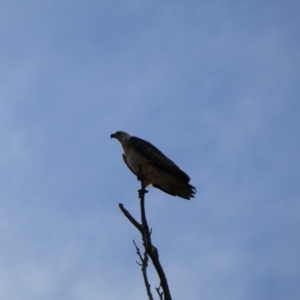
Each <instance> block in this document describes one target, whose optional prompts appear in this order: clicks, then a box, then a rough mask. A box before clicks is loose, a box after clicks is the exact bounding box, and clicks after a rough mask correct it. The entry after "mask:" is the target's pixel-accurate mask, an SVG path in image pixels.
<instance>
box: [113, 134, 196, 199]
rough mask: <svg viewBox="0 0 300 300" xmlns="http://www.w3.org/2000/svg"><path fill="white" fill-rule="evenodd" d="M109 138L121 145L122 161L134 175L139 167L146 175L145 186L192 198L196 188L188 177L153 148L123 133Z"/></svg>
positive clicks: (143, 141)
mask: <svg viewBox="0 0 300 300" xmlns="http://www.w3.org/2000/svg"><path fill="white" fill-rule="evenodd" d="M110 137H111V138H115V139H117V140H118V141H119V142H120V143H121V145H122V148H123V150H124V153H123V160H124V162H125V164H126V165H127V167H128V168H129V169H130V170H131V171H132V172H133V173H134V174H135V175H137V173H138V170H139V165H140V166H141V168H142V171H143V173H144V174H146V176H145V181H146V182H145V184H146V185H152V186H154V187H156V188H158V189H160V190H162V191H164V192H166V193H168V194H170V195H172V196H178V197H181V198H184V199H190V198H193V197H194V195H195V193H196V188H195V187H194V186H192V185H190V184H189V181H190V177H189V176H188V175H187V174H186V173H185V172H183V171H182V170H181V169H180V168H179V167H178V166H177V165H176V164H175V163H174V162H173V161H172V160H170V159H169V158H167V157H166V156H165V155H164V154H163V153H162V152H161V151H160V150H158V149H157V148H156V147H155V146H153V145H152V144H150V143H149V142H147V141H145V140H142V139H140V138H138V137H135V136H130V135H129V134H128V133H126V132H124V131H117V132H115V133H113V134H111V135H110Z"/></svg>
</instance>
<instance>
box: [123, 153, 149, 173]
mask: <svg viewBox="0 0 300 300" xmlns="http://www.w3.org/2000/svg"><path fill="white" fill-rule="evenodd" d="M123 149H124V153H125V156H126V160H127V163H128V165H129V166H130V168H132V169H133V170H134V171H135V172H138V170H139V165H144V164H145V163H147V162H148V160H147V159H146V158H145V157H144V156H142V155H141V154H140V153H139V152H137V151H136V150H135V149H134V148H133V147H123Z"/></svg>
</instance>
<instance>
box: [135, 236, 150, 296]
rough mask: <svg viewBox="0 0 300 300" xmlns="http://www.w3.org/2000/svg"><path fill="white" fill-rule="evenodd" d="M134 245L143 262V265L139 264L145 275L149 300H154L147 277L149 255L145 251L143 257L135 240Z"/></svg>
mask: <svg viewBox="0 0 300 300" xmlns="http://www.w3.org/2000/svg"><path fill="white" fill-rule="evenodd" d="M133 243H134V246H135V249H136V253H137V255H138V256H139V258H140V260H141V262H142V263H141V264H140V263H138V264H139V265H140V266H141V267H142V273H143V278H144V283H145V286H146V290H147V295H148V298H149V300H153V296H152V293H151V285H150V283H149V280H148V276H147V267H148V256H147V253H146V251H145V253H144V257H143V256H142V254H141V252H140V249H139V248H138V246H137V245H136V243H135V241H134V240H133Z"/></svg>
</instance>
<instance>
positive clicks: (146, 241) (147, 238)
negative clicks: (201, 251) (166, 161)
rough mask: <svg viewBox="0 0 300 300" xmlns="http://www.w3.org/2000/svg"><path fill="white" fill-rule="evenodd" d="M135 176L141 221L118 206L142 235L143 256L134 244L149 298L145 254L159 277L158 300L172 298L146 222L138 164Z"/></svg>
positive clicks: (141, 178) (144, 190)
mask: <svg viewBox="0 0 300 300" xmlns="http://www.w3.org/2000/svg"><path fill="white" fill-rule="evenodd" d="M146 175H147V174H146ZM137 178H138V180H139V181H140V182H141V189H140V190H139V191H138V192H139V198H140V211H141V223H139V222H138V221H136V220H135V218H134V217H132V215H131V214H130V213H129V212H128V210H126V209H125V208H124V206H123V204H122V203H119V207H120V209H121V211H122V212H123V214H124V215H125V217H126V218H127V219H128V220H129V221H130V222H131V223H132V224H133V225H134V226H135V227H136V228H137V229H138V230H139V232H140V233H141V235H142V240H143V245H144V249H145V253H144V257H143V256H142V255H141V253H140V251H139V249H138V247H137V246H136V244H135V243H134V244H135V247H136V250H137V254H138V256H139V258H140V260H141V266H142V272H143V277H144V282H145V286H146V290H147V294H148V298H149V300H153V297H152V294H151V291H150V284H149V282H148V279H147V272H146V268H147V261H148V257H147V256H149V257H150V258H151V261H152V263H153V266H154V268H155V270H156V272H157V274H158V277H159V279H160V286H159V287H158V288H156V291H157V293H158V295H159V297H160V300H172V297H171V294H170V290H169V285H168V281H167V278H166V275H165V273H164V270H163V268H162V266H161V264H160V261H159V255H158V251H157V248H156V247H154V246H153V244H152V241H151V230H149V226H148V222H147V219H146V212H145V194H146V193H147V192H148V191H147V190H146V185H145V174H143V172H142V167H141V166H140V165H139V172H138V176H137ZM146 257H147V259H146ZM160 288H162V292H161V291H160Z"/></svg>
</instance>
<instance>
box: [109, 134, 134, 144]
mask: <svg viewBox="0 0 300 300" xmlns="http://www.w3.org/2000/svg"><path fill="white" fill-rule="evenodd" d="M110 138H115V139H117V140H118V141H119V142H120V143H121V144H122V143H123V142H126V141H128V140H129V139H130V135H129V134H128V133H127V132H124V131H116V132H115V133H112V134H111V135H110Z"/></svg>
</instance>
